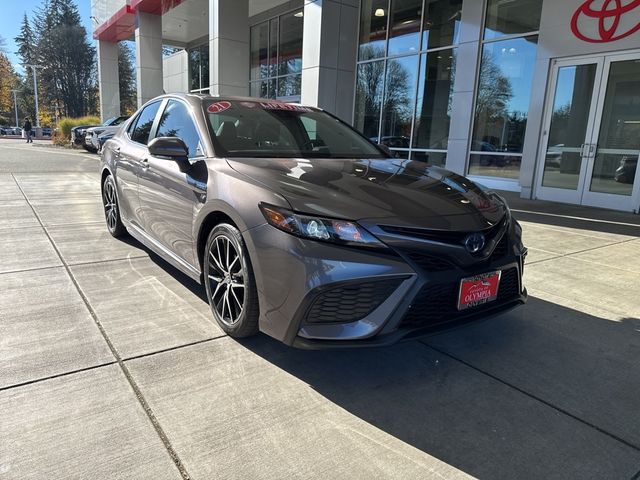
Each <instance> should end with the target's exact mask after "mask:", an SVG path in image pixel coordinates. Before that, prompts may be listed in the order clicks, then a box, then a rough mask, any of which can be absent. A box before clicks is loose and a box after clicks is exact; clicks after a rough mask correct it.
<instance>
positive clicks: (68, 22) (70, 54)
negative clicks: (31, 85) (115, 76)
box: [34, 0, 96, 117]
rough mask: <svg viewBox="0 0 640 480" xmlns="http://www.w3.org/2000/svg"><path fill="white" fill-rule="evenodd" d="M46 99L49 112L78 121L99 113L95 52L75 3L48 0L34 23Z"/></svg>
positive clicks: (67, 0)
mask: <svg viewBox="0 0 640 480" xmlns="http://www.w3.org/2000/svg"><path fill="white" fill-rule="evenodd" d="M34 30H35V31H36V34H37V48H36V55H35V56H36V58H37V63H38V65H40V66H42V69H41V71H40V72H39V78H40V79H41V82H40V83H41V85H42V91H41V92H40V95H41V96H42V98H43V100H44V102H43V103H45V104H46V105H47V106H48V107H49V108H51V109H55V110H57V111H58V112H60V113H61V114H62V115H65V116H72V117H77V116H81V115H86V114H87V113H90V112H93V111H95V110H96V105H95V104H96V102H95V95H94V92H93V88H94V84H95V70H94V63H95V60H94V58H95V48H94V47H93V46H91V44H90V43H89V41H88V39H87V32H86V30H85V28H84V27H83V26H82V25H81V22H80V14H79V13H78V9H77V7H76V5H75V3H74V2H73V1H69V0H45V1H44V2H43V4H42V6H41V8H40V9H39V10H38V11H37V13H36V16H35V20H34Z"/></svg>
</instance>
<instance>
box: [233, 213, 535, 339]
mask: <svg viewBox="0 0 640 480" xmlns="http://www.w3.org/2000/svg"><path fill="white" fill-rule="evenodd" d="M504 235H506V236H508V235H509V230H507V231H506V232H505V233H504ZM244 237H245V241H246V243H247V248H248V249H249V254H250V258H251V261H252V263H253V269H254V273H255V277H256V285H257V289H258V297H259V303H260V312H261V313H260V329H261V330H262V331H263V332H264V333H266V334H268V335H270V336H272V337H274V338H276V339H278V340H280V341H282V342H284V343H286V344H288V345H293V346H296V347H300V348H336V347H352V346H378V345H386V344H391V343H395V342H397V341H399V340H400V339H402V338H414V337H415V336H421V335H425V334H429V333H433V332H438V331H441V330H443V329H448V328H454V327H457V326H459V325H462V324H465V323H469V322H471V321H477V320H479V319H484V318H488V317H490V316H493V315H496V314H498V313H502V312H504V311H507V310H510V309H512V308H514V307H516V306H518V305H522V304H524V303H525V302H526V299H527V294H526V290H525V289H524V288H523V286H522V270H523V266H524V256H525V255H526V250H522V251H518V250H517V248H516V245H511V244H509V246H508V248H506V249H505V250H504V254H501V255H500V256H498V257H494V256H493V255H492V256H490V257H489V258H487V259H486V261H483V262H480V263H479V264H478V265H474V266H469V265H466V266H463V267H459V268H458V267H456V266H455V265H453V266H452V267H451V268H448V267H447V268H448V269H442V268H440V270H438V271H429V270H428V268H429V267H427V268H425V266H424V265H422V266H421V265H419V264H417V263H416V262H414V261H413V260H412V259H410V258H408V257H407V256H406V255H404V253H403V251H402V250H401V249H397V248H395V247H394V248H393V249H392V250H390V251H389V252H386V253H382V252H376V251H371V250H368V249H364V248H362V249H358V248H351V247H341V246H337V245H334V244H329V243H321V242H316V241H311V240H304V239H301V238H297V237H294V236H291V235H289V234H287V233H284V232H281V231H280V230H277V229H275V228H273V227H271V226H269V225H262V226H259V227H256V228H253V229H250V230H247V231H246V232H244ZM505 238H506V237H505ZM496 251H497V249H496ZM494 270H502V271H503V272H509V276H508V277H509V278H511V280H510V285H506V284H505V285H504V286H503V285H502V283H501V286H500V288H499V298H498V299H497V300H496V301H494V302H491V303H488V304H485V305H481V306H478V307H475V308H471V309H469V310H465V311H462V312H458V311H457V308H456V306H455V302H456V301H457V297H456V298H453V297H452V295H457V287H458V285H459V281H460V279H461V278H465V277H468V276H470V275H475V274H479V273H485V272H490V271H494ZM504 278H507V276H505V277H504ZM434 288H435V290H434ZM501 290H502V291H503V292H505V295H503V296H500V291H501ZM452 292H454V293H452ZM429 295H431V297H429ZM434 295H435V296H434ZM431 298H434V299H435V300H433V301H432V300H431Z"/></svg>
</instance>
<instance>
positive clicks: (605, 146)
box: [582, 54, 640, 211]
mask: <svg viewBox="0 0 640 480" xmlns="http://www.w3.org/2000/svg"><path fill="white" fill-rule="evenodd" d="M603 78H604V79H605V80H603V84H602V87H601V89H600V95H599V98H598V104H597V115H596V122H595V125H594V132H593V136H592V140H591V144H590V145H589V151H588V168H587V172H586V178H587V182H586V184H585V187H584V194H583V197H582V203H583V204H585V205H592V206H598V207H607V208H615V209H617V210H636V211H637V209H638V206H639V205H640V180H639V174H638V168H637V167H638V158H639V157H640V54H634V55H614V56H610V57H606V58H605V64H604V70H603Z"/></svg>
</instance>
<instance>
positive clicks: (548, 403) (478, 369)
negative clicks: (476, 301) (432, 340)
mask: <svg viewBox="0 0 640 480" xmlns="http://www.w3.org/2000/svg"><path fill="white" fill-rule="evenodd" d="M418 342H419V343H421V344H422V345H424V346H425V347H427V348H430V349H431V350H433V351H435V352H438V353H440V354H441V355H444V356H446V357H449V358H450V359H452V360H455V361H456V362H459V363H461V364H463V365H465V366H466V367H469V368H471V369H473V370H475V371H476V372H479V373H481V374H483V375H486V376H487V377H489V378H491V379H493V380H495V381H497V382H499V383H501V384H503V385H505V386H507V387H509V388H512V389H513V390H516V391H517V392H520V393H521V394H523V395H525V396H527V397H529V398H531V399H533V400H536V401H538V402H540V403H542V404H544V405H546V406H548V407H550V408H552V409H554V410H556V411H557V412H559V413H562V414H563V415H566V416H568V417H570V418H572V419H574V420H576V421H578V422H580V423H582V424H583V425H586V426H588V427H590V428H592V429H594V430H596V431H598V432H600V433H602V434H603V435H606V436H607V437H610V438H612V439H613V440H616V441H618V442H620V443H622V444H624V445H626V446H627V447H629V448H632V449H633V450H636V451H638V452H640V446H639V445H635V444H633V443H631V442H629V441H627V440H625V439H624V438H621V437H619V436H617V435H615V434H613V433H611V432H608V431H606V430H604V429H603V428H601V427H598V426H597V425H595V424H594V423H591V422H589V421H587V420H584V419H582V418H580V417H578V416H576V415H574V414H573V413H571V412H569V411H568V410H565V409H563V408H561V407H558V406H556V405H554V404H552V403H551V402H548V401H547V400H544V399H543V398H540V397H538V396H537V395H534V394H533V393H530V392H527V391H526V390H524V389H522V388H520V387H518V386H516V385H514V384H512V383H509V382H507V381H505V380H503V379H501V378H500V377H498V376H496V375H494V374H492V373H489V372H488V371H486V370H483V369H481V368H479V367H476V366H475V365H472V364H471V363H469V362H467V361H465V360H462V359H461V358H458V357H456V356H455V355H452V354H450V353H448V352H446V351H444V350H441V349H439V348H437V347H434V346H432V345H429V344H428V343H425V341H424V340H419V341H418ZM636 475H640V472H638V474H636ZM631 480H634V479H631Z"/></svg>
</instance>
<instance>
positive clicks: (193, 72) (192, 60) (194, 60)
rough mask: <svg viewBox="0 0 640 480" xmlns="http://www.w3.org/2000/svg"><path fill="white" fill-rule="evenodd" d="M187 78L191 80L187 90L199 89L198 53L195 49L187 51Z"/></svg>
mask: <svg viewBox="0 0 640 480" xmlns="http://www.w3.org/2000/svg"><path fill="white" fill-rule="evenodd" d="M189 77H190V78H191V82H190V88H189V90H197V89H199V88H200V52H199V51H198V49H197V48H194V49H192V50H189Z"/></svg>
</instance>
